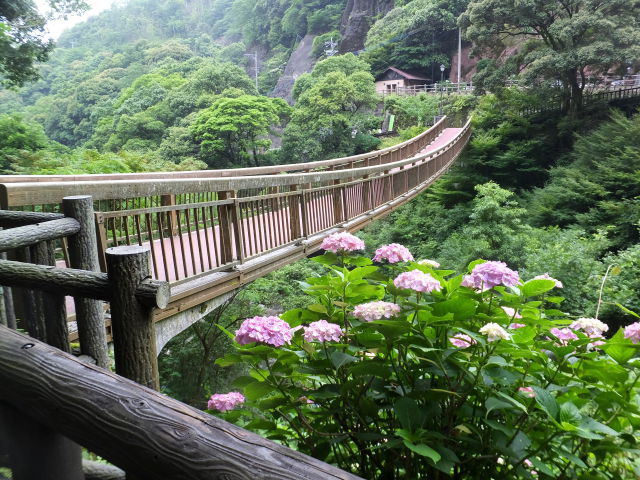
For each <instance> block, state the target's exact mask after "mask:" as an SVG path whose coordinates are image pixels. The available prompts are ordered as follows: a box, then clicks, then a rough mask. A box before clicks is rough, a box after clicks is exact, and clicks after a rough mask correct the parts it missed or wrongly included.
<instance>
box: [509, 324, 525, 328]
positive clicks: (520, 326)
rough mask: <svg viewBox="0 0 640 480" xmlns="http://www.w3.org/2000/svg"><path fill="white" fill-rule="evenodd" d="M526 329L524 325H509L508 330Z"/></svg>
mask: <svg viewBox="0 0 640 480" xmlns="http://www.w3.org/2000/svg"><path fill="white" fill-rule="evenodd" d="M522 327H526V325H525V324H524V323H510V324H509V328H510V329H511V330H517V329H518V328H522Z"/></svg>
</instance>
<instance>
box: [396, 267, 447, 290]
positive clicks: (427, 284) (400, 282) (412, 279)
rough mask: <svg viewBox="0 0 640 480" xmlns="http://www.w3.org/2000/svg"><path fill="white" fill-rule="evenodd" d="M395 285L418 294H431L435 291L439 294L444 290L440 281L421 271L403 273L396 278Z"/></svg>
mask: <svg viewBox="0 0 640 480" xmlns="http://www.w3.org/2000/svg"><path fill="white" fill-rule="evenodd" d="M393 284H394V285H395V286H396V287H398V288H406V289H409V290H414V291H416V292H425V293H430V292H433V291H434V290H435V291H438V292H439V291H440V290H442V286H441V285H440V282H439V281H438V280H436V279H435V278H433V277H432V276H431V275H429V274H428V273H423V272H421V271H420V270H411V271H410V272H404V273H401V274H400V275H398V276H397V277H396V278H395V280H394V281H393Z"/></svg>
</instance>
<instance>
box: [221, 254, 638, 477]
mask: <svg viewBox="0 0 640 480" xmlns="http://www.w3.org/2000/svg"><path fill="white" fill-rule="evenodd" d="M354 245H355V243H354ZM361 247H362V245H358V248H361ZM354 248H355V247H354ZM394 248H397V247H394ZM388 258H392V260H394V261H395V260H398V262H397V263H392V264H390V263H387V262H384V263H383V264H375V265H374V264H373V262H372V261H371V260H370V259H369V258H366V257H361V256H358V255H357V253H356V252H345V251H341V250H338V251H337V252H336V253H333V252H326V253H325V254H324V255H321V256H319V257H316V258H315V261H316V262H318V263H320V264H323V265H325V266H326V269H327V273H326V274H325V275H323V276H318V277H314V278H311V279H309V280H308V281H307V282H306V283H304V284H303V287H304V289H305V291H306V292H307V293H308V294H309V295H311V296H313V297H315V301H314V303H312V304H310V305H308V306H307V307H306V308H298V309H294V310H290V311H288V312H286V313H284V314H282V315H281V316H280V318H281V319H282V320H284V321H285V322H286V324H287V325H285V326H283V325H282V324H278V328H277V329H275V330H274V329H273V328H267V326H269V325H271V324H272V323H274V322H275V320H273V319H272V318H266V317H256V318H258V320H257V319H256V318H253V319H250V322H251V325H247V326H246V328H245V330H246V329H247V328H249V327H251V329H252V331H253V330H255V331H256V332H257V333H256V338H258V336H259V335H264V336H265V338H266V337H269V336H270V335H271V336H273V335H276V336H277V338H278V339H281V340H283V341H282V342H281V341H278V342H268V341H266V342H264V343H249V344H247V345H243V346H240V345H238V344H237V343H236V350H235V352H234V353H231V354H229V355H227V356H226V357H224V358H223V359H220V360H218V362H217V363H218V365H220V366H232V365H237V364H245V365H247V366H248V367H250V374H249V375H246V376H242V377H239V378H238V379H236V381H235V382H234V388H235V389H238V390H242V394H243V395H244V397H246V402H245V403H244V404H242V406H240V405H238V407H239V408H237V409H235V410H232V411H228V412H226V413H221V416H222V417H223V418H226V419H228V420H230V421H234V422H238V423H240V424H242V425H244V426H245V427H246V428H249V429H251V430H254V431H257V432H259V433H262V434H263V435H265V436H266V437H267V438H270V439H273V440H277V441H280V442H282V443H284V444H286V445H289V446H291V447H294V448H297V449H299V450H301V451H303V452H305V453H308V454H310V455H313V456H315V457H317V458H320V459H322V460H325V461H328V462H331V463H335V464H337V465H338V466H340V467H341V468H343V469H345V470H350V471H353V472H355V473H357V474H359V475H361V476H363V477H364V478H371V479H373V478H375V479H425V478H440V477H441V476H442V475H443V474H444V475H447V476H451V477H453V478H457V479H477V478H501V479H503V478H538V477H544V478H547V477H550V478H558V479H568V478H610V479H614V478H625V477H626V478H632V477H633V475H634V474H633V473H632V468H633V465H632V463H633V461H634V458H635V457H636V456H637V453H636V452H637V451H636V450H634V448H635V443H636V440H635V437H634V433H635V428H637V427H638V426H640V416H639V415H638V404H637V400H636V395H637V393H638V392H637V389H636V382H637V380H638V375H637V370H636V365H637V359H636V358H634V357H635V356H636V351H637V350H636V347H637V346H636V345H635V344H634V343H633V342H634V341H639V340H640V336H639V335H638V334H637V332H638V328H637V327H640V324H634V325H635V327H633V328H630V329H628V330H627V336H629V337H630V338H625V335H624V331H623V329H620V330H618V331H617V332H608V334H613V335H612V336H611V337H610V338H609V339H605V338H604V336H603V335H604V333H605V332H606V331H607V330H608V327H607V325H606V324H603V323H602V322H600V321H598V320H596V319H578V320H575V319H571V318H568V316H567V315H566V314H564V313H563V312H562V311H560V310H559V309H558V305H559V304H561V303H562V300H563V299H562V297H560V296H558V295H557V293H556V292H557V291H556V290H555V289H556V288H557V287H556V285H557V283H556V281H555V280H554V279H546V278H539V279H531V280H528V281H523V280H520V279H519V278H518V272H515V271H513V270H512V269H510V268H509V267H508V266H507V265H506V264H505V263H503V262H485V261H484V260H478V261H475V262H472V263H471V264H470V265H469V267H468V272H467V274H466V275H463V274H458V273H456V272H454V271H453V270H446V269H441V268H440V267H439V266H438V265H437V264H436V263H434V262H425V261H422V262H419V261H418V262H415V261H407V262H403V261H400V258H396V256H391V257H388ZM402 258H405V259H408V258H409V256H407V255H403V256H402ZM261 322H262V323H265V322H266V323H265V329H262V326H261V325H262V323H261ZM267 324H269V325H267ZM283 328H284V329H285V330H286V329H287V328H288V329H290V330H288V331H287V332H286V334H283V331H282V329H283ZM258 334H259V335H258ZM229 335H230V336H231V337H232V338H233V335H232V334H229ZM243 338H244V337H243ZM269 338H270V337H269ZM243 343H244V341H243ZM269 343H271V344H272V345H273V344H278V345H281V346H279V347H273V346H270V345H269ZM238 393H240V392H238ZM594 472H597V477H594V476H593V474H594Z"/></svg>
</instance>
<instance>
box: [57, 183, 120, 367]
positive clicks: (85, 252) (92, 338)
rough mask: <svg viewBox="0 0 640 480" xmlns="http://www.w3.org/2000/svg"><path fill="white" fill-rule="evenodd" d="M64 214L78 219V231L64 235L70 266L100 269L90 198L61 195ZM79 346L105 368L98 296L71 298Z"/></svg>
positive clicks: (101, 319) (101, 318)
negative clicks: (67, 245)
mask: <svg viewBox="0 0 640 480" xmlns="http://www.w3.org/2000/svg"><path fill="white" fill-rule="evenodd" d="M62 208H63V210H64V213H65V215H66V216H68V217H71V218H75V219H76V220H77V221H78V223H80V231H79V232H78V233H76V234H75V235H72V236H70V237H68V242H69V260H70V263H71V264H70V265H69V266H70V267H71V268H77V269H80V270H89V271H91V272H99V271H100V263H99V258H98V242H97V238H96V228H95V223H94V212H93V199H92V198H91V196H89V195H78V196H74V197H65V198H63V199H62ZM75 304H76V320H77V324H78V337H79V339H80V350H81V351H82V353H83V354H85V355H88V356H90V357H91V358H93V359H95V361H96V364H97V365H98V366H100V367H102V368H109V363H110V361H109V350H108V347H107V334H106V332H105V326H104V310H103V306H102V302H101V301H100V300H92V299H89V298H75Z"/></svg>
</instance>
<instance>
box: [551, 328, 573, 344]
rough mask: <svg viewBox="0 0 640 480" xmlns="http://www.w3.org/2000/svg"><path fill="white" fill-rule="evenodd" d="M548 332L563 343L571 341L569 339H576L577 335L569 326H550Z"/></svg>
mask: <svg viewBox="0 0 640 480" xmlns="http://www.w3.org/2000/svg"><path fill="white" fill-rule="evenodd" d="M549 332H551V335H553V336H554V337H556V338H557V339H558V340H560V342H561V343H562V344H563V345H566V344H567V342H569V341H571V340H577V339H578V336H577V335H576V334H575V333H573V330H571V329H570V328H566V327H565V328H562V329H560V328H552V329H551V330H549Z"/></svg>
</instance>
